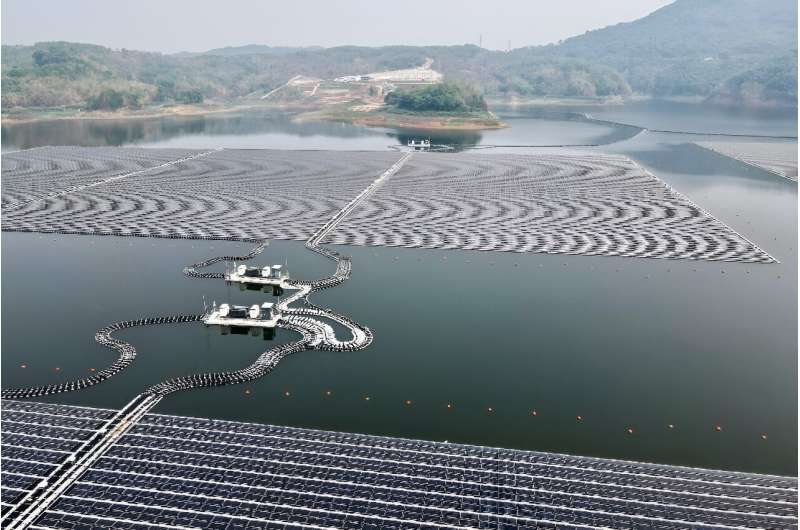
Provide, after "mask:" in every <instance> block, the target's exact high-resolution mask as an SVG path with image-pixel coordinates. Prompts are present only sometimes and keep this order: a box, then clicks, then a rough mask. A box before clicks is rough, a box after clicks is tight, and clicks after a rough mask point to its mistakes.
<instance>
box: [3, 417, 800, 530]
mask: <svg viewBox="0 0 800 530" xmlns="http://www.w3.org/2000/svg"><path fill="white" fill-rule="evenodd" d="M110 414H111V411H106V410H99V409H85V408H80V407H67V406H63V405H48V404H42V403H28V402H19V401H4V402H3V454H2V458H3V462H2V463H3V469H2V474H3V476H2V478H3V502H4V503H5V504H6V505H8V504H13V503H14V502H15V499H17V497H18V496H19V495H20V493H22V492H24V490H25V489H26V488H29V487H30V483H31V481H32V480H37V478H38V477H41V476H43V474H44V473H45V472H46V471H47V469H48V468H49V466H50V465H51V464H50V463H52V462H56V461H58V460H59V459H62V458H65V457H66V456H67V455H68V454H69V451H70V450H71V448H72V447H74V444H75V443H77V441H78V440H80V439H81V437H85V436H86V435H87V434H88V433H89V432H91V430H92V429H95V428H97V425H98V422H99V421H101V420H102V418H107V417H108V416H109V415H110ZM86 527H101V528H126V529H138V528H220V529H221V528H303V527H305V528H398V529H399V528H542V527H546V528H663V529H667V528H777V529H789V528H797V480H796V479H795V478H788V477H775V476H766V475H755V474H746V473H734V472H726V471H710V470H704V469H694V468H682V467H673V466H663V465H655V464H640V463H634V462H627V461H618V460H605V459H597V458H584V457H575V456H567V455H559V454H552V453H538V452H530V451H517V450H505V449H493V448H487V447H477V446H466V445H457V444H450V443H436V442H424V441H414V440H404V439H398V438H384V437H376V436H366V435H357V434H344V433H334V432H323V431H314V430H306V429H295V428H288V427H275V426H269V425H256V424H247V423H237V422H227V421H218V420H207V419H197V418H185V417H175V416H164V415H155V414H151V415H147V416H145V417H144V419H143V420H142V421H141V422H140V423H139V424H138V425H137V426H135V427H134V428H133V429H132V431H130V432H129V433H128V434H126V435H124V436H123V437H122V438H121V439H120V440H119V441H118V442H117V443H116V444H115V445H113V446H112V447H111V448H110V450H109V451H108V452H107V453H106V454H105V456H103V457H102V458H101V459H100V460H99V461H98V462H97V463H96V464H95V465H94V466H93V467H92V468H90V469H89V470H88V471H86V472H85V473H84V474H83V475H82V476H81V478H80V479H79V480H78V482H77V483H75V484H74V485H73V486H72V487H71V488H69V489H68V490H67V491H66V492H65V493H64V494H63V495H62V496H61V497H60V498H59V500H57V501H56V502H55V503H54V504H53V505H51V507H50V508H49V509H48V510H47V511H46V512H45V513H44V514H43V515H42V516H41V517H40V518H39V519H38V520H37V521H36V523H35V528H52V529H62V528H86Z"/></svg>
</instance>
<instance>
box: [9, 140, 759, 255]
mask: <svg viewBox="0 0 800 530" xmlns="http://www.w3.org/2000/svg"><path fill="white" fill-rule="evenodd" d="M128 151H129V150H128V149H123V148H103V149H100V150H98V149H96V148H70V149H55V150H52V149H42V150H31V151H24V152H20V153H15V154H14V155H13V156H14V157H15V158H14V159H13V160H14V161H13V162H8V164H9V165H8V168H6V167H5V166H4V173H3V175H4V183H3V190H2V192H3V198H4V201H8V202H11V203H13V202H14V201H15V200H16V201H19V199H20V197H23V198H24V197H36V198H38V200H33V201H32V202H25V203H23V204H21V205H18V206H16V207H14V208H5V209H4V211H3V216H2V221H3V228H4V229H5V230H27V231H39V232H65V233H88V234H120V235H142V236H160V237H189V238H214V239H250V240H255V239H294V240H305V239H307V238H308V237H309V236H310V235H311V234H312V233H314V231H316V230H317V229H318V228H319V227H321V226H323V225H324V224H325V223H326V222H327V221H328V220H329V219H331V217H332V216H333V215H334V214H336V213H337V212H338V211H340V210H341V208H343V207H344V206H345V205H346V204H347V203H348V202H349V201H350V200H352V199H353V198H354V197H356V196H357V195H358V194H359V193H360V192H361V191H363V190H364V189H365V188H366V187H367V186H368V185H369V184H370V183H371V182H372V181H374V180H375V179H376V178H377V177H378V176H380V175H381V174H382V173H383V172H384V171H386V170H387V169H388V168H389V167H391V166H392V165H393V164H394V163H395V162H397V161H398V159H399V158H400V156H401V155H400V153H396V152H341V151H328V152H326V151H274V150H221V151H213V152H195V153H190V152H181V153H178V152H174V150H167V151H164V150H160V149H152V150H145V149H137V150H133V151H131V153H128ZM114 153H117V154H116V155H114ZM148 153H152V160H149V161H148V162H147V163H149V164H151V168H150V169H147V170H145V171H135V172H131V173H127V174H123V175H124V177H123V178H113V179H108V181H100V182H99V183H97V182H98V181H96V180H95V179H96V178H97V176H96V175H95V174H94V173H93V170H92V171H88V170H87V171H88V173H90V174H91V175H90V176H89V177H86V179H84V180H87V179H88V180H89V181H91V182H92V183H93V184H92V185H91V186H89V187H80V186H79V187H78V188H74V187H73V188H71V187H70V185H71V184H72V180H71V179H73V178H74V179H79V180H80V179H82V178H84V177H80V175H81V174H82V173H80V171H79V172H78V173H77V175H78V176H74V175H73V173H72V172H71V171H68V170H62V169H54V170H53V172H52V173H51V174H50V177H47V176H46V175H47V174H48V173H47V172H46V171H39V172H38V173H36V174H37V175H38V176H37V177H36V178H35V179H34V180H35V182H36V184H35V185H33V184H30V183H29V182H28V180H27V179H26V177H25V174H24V169H21V168H25V167H28V165H30V164H33V161H35V160H38V159H40V158H42V157H45V158H46V159H47V160H48V162H47V163H48V164H52V165H53V166H54V167H55V168H64V167H72V166H71V165H70V164H73V163H77V162H76V161H77V160H82V159H85V162H84V164H88V165H89V166H90V167H92V168H94V167H95V166H97V165H101V166H102V165H103V164H106V163H107V159H110V158H113V159H114V160H118V159H128V158H135V159H137V160H138V159H139V158H147V156H148ZM45 155H46V156H45ZM178 155H180V156H182V157H183V158H180V159H175V160H173V161H171V162H169V163H161V161H162V160H165V159H168V158H170V157H172V156H178ZM59 157H64V159H61V158H59ZM29 158H30V159H31V160H30V161H28V159H29ZM98 160H99V161H98ZM26 161H27V162H26ZM4 164H5V162H4ZM26 164H27V165H26ZM79 165H80V164H79ZM128 169H130V168H128ZM113 172H114V171H111V170H108V171H106V173H113ZM8 175H10V178H9V177H8ZM48 178H49V179H50V180H51V181H52V185H53V189H55V190H72V191H69V193H64V192H61V193H58V194H56V195H55V196H52V195H51V196H47V195H42V193H43V190H44V189H46V185H45V183H46V181H47V180H48ZM32 189H33V190H34V191H31V190H32ZM327 242H333V243H344V244H356V245H387V246H400V247H424V248H453V249H471V250H494V251H513V252H545V253H552V254H584V255H605V256H635V257H650V258H690V259H706V260H726V261H745V262H765V263H766V262H772V261H774V259H773V258H772V257H771V256H769V255H768V254H767V253H765V252H764V251H762V250H761V249H759V248H758V247H757V246H755V245H754V244H753V243H751V242H750V241H748V240H747V239H745V238H744V237H742V236H741V235H739V234H737V233H736V232H734V231H733V230H731V229H730V228H729V227H727V226H725V225H724V224H723V223H721V222H719V221H718V220H716V219H715V218H714V217H712V216H711V215H710V214H708V213H707V212H705V211H703V210H702V209H701V208H699V207H698V206H696V205H695V204H693V203H692V202H691V201H689V200H688V199H686V198H685V197H683V196H682V195H680V194H679V193H677V192H675V191H674V190H672V189H671V188H669V187H668V186H666V185H665V184H664V183H663V182H662V181H660V180H659V179H658V178H656V177H655V176H653V175H652V174H650V173H648V172H647V171H645V170H643V169H642V168H641V167H639V166H638V165H636V164H635V163H634V162H633V161H631V160H630V159H628V158H626V157H624V156H610V155H601V154H596V153H574V152H573V153H568V152H565V151H558V150H556V151H547V152H542V153H540V154H533V155H510V154H493V155H479V154H470V153H457V154H436V153H417V154H415V155H414V156H413V157H412V158H411V159H410V160H409V161H408V162H406V163H405V165H404V166H403V167H402V168H401V169H400V170H399V171H398V172H397V173H396V174H394V175H393V176H392V177H391V178H389V179H387V180H386V182H385V183H383V184H382V186H381V187H379V188H378V190H377V192H376V193H375V194H374V195H372V196H371V197H370V198H369V199H368V200H366V201H364V202H363V203H362V204H361V205H359V207H358V208H357V209H356V210H355V211H353V212H352V213H350V214H349V215H348V216H347V218H345V219H344V221H343V222H342V223H341V224H340V225H339V226H337V228H336V229H335V230H334V231H333V232H332V233H331V234H330V235H329V236H328V241H327Z"/></svg>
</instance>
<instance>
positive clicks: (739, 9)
mask: <svg viewBox="0 0 800 530" xmlns="http://www.w3.org/2000/svg"><path fill="white" fill-rule="evenodd" d="M796 24H797V4H796V2H795V1H794V0H677V1H675V2H674V3H672V4H670V5H668V6H666V7H663V8H661V9H659V10H657V11H655V12H653V13H651V14H650V15H648V16H646V17H643V18H641V19H639V20H636V21H633V22H627V23H622V24H616V25H613V26H609V27H606V28H602V29H598V30H594V31H589V32H586V33H585V34H583V35H579V36H576V37H572V38H569V39H566V40H564V41H563V42H561V43H559V44H553V45H548V46H536V47H526V48H518V49H515V50H512V51H511V52H508V53H507V52H499V51H492V50H485V49H482V48H479V47H477V46H474V45H463V46H428V47H414V46H384V47H376V48H370V47H359V46H340V47H334V48H319V47H300V48H297V47H273V46H262V45H246V46H235V47H227V48H219V49H215V50H209V51H207V52H202V53H180V54H172V55H164V54H158V53H148V52H137V51H130V50H111V49H109V48H104V47H102V46H95V45H89V44H75V43H64V42H53V43H37V44H36V45H34V46H5V45H4V46H3V50H2V51H3V54H2V77H3V89H4V90H3V95H2V102H3V106H4V107H5V108H7V109H9V108H14V107H20V106H22V107H48V106H60V105H81V106H82V105H87V104H89V103H91V102H92V101H95V102H97V101H99V102H106V101H112V102H115V104H116V103H120V102H121V104H122V105H124V106H131V107H135V106H141V105H145V104H149V103H158V102H169V101H179V102H180V101H185V102H193V101H196V100H197V98H198V97H199V98H201V99H202V98H206V99H220V100H232V99H241V98H248V97H254V94H264V93H266V92H268V91H270V90H272V89H273V88H276V87H278V86H280V85H282V84H283V83H285V82H286V81H287V80H288V79H290V78H291V77H293V76H295V75H304V76H308V77H315V78H322V79H332V78H335V77H339V76H345V75H354V74H362V73H367V72H374V71H381V70H394V69H401V68H410V67H414V66H417V65H419V64H422V63H423V61H424V60H425V58H426V57H431V58H433V59H434V66H433V67H434V68H435V69H437V70H439V71H441V72H442V73H444V74H445V77H446V78H450V79H453V80H460V81H465V82H468V83H471V84H474V85H476V86H478V87H479V88H480V89H482V90H483V91H484V92H485V93H486V94H487V95H488V96H521V97H541V96H555V97H564V96H576V97H606V96H627V95H630V94H632V93H635V94H642V95H650V96H656V97H663V96H691V97H702V98H709V99H710V100H711V101H715V102H720V103H727V104H748V105H789V106H791V105H796V101H797V68H796V61H797V33H796V28H797V25H796ZM109 91H111V92H114V93H115V94H117V95H120V97H114V98H111V97H103V94H106V95H108V94H109V93H110V92H109Z"/></svg>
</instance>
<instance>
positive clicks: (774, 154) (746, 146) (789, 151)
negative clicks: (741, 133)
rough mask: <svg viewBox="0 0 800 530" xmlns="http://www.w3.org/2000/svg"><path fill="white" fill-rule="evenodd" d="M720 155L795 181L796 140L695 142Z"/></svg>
mask: <svg viewBox="0 0 800 530" xmlns="http://www.w3.org/2000/svg"><path fill="white" fill-rule="evenodd" d="M696 143H697V145H699V146H700V147H704V148H706V149H709V150H711V151H714V152H716V153H719V154H721V155H724V156H727V157H730V158H734V159H736V160H739V161H740V162H744V163H745V164H749V165H751V166H755V167H757V168H759V169H763V170H765V171H769V172H770V173H774V174H776V175H779V176H781V177H783V178H787V179H789V180H794V181H795V182H796V181H797V142H696Z"/></svg>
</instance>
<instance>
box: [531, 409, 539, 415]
mask: <svg viewBox="0 0 800 530" xmlns="http://www.w3.org/2000/svg"><path fill="white" fill-rule="evenodd" d="M538 415H539V412H537V410H536V409H533V410H532V411H531V416H538Z"/></svg>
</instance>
